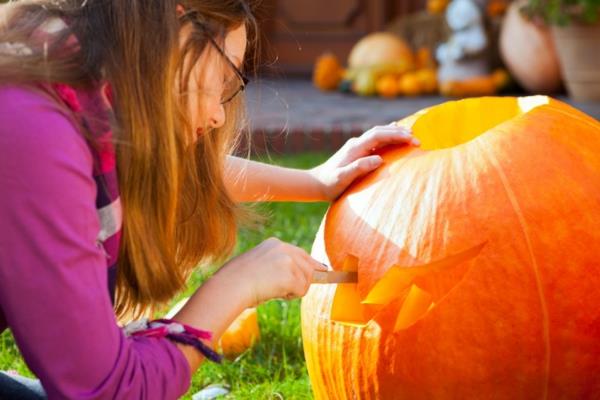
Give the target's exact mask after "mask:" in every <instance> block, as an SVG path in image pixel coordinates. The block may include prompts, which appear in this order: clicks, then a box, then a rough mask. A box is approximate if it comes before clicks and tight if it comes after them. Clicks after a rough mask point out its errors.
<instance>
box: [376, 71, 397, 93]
mask: <svg viewBox="0 0 600 400" xmlns="http://www.w3.org/2000/svg"><path fill="white" fill-rule="evenodd" d="M376 90H377V94H378V95H379V96H381V97H387V98H393V97H396V96H398V94H399V93H400V90H399V85H398V78H397V77H396V76H395V75H383V76H382V77H381V78H379V79H378V80H377V85H376Z"/></svg>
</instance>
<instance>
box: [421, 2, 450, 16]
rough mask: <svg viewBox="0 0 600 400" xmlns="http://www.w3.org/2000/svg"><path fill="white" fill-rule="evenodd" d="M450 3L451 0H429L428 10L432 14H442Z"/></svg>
mask: <svg viewBox="0 0 600 400" xmlns="http://www.w3.org/2000/svg"><path fill="white" fill-rule="evenodd" d="M448 4H450V0H428V1H427V11H429V12H430V13H431V14H442V13H443V12H444V11H446V8H447V7H448Z"/></svg>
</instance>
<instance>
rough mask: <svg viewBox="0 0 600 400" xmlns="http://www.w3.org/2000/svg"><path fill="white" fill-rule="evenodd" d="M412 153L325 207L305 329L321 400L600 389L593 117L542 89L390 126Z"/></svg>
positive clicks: (578, 393) (585, 395) (402, 153)
mask: <svg viewBox="0 0 600 400" xmlns="http://www.w3.org/2000/svg"><path fill="white" fill-rule="evenodd" d="M399 125H401V126H404V127H410V128H411V129H412V131H413V132H414V135H415V136H416V137H417V138H419V139H420V140H421V143H422V146H421V147H420V148H414V147H405V146H404V147H403V146H396V147H388V148H387V149H384V150H382V151H381V152H380V155H381V156H382V158H383V160H384V163H383V165H382V167H381V168H380V169H378V170H376V171H375V172H374V173H371V174H369V175H367V176H366V177H364V178H363V179H361V180H360V181H358V182H356V183H355V184H353V185H352V187H350V188H349V190H348V191H346V192H345V193H344V194H343V195H342V196H341V197H340V198H338V199H337V200H336V201H335V202H334V203H333V204H332V205H331V207H330V209H329V211H328V212H327V215H326V217H325V218H324V220H323V223H322V225H321V229H320V230H319V233H318V234H317V237H316V239H315V242H314V245H313V250H312V255H313V257H314V258H316V259H317V260H319V261H321V262H324V263H328V264H329V265H331V266H332V267H333V269H334V270H354V271H357V272H358V283H357V284H340V285H313V286H312V287H311V288H310V290H309V292H308V294H307V296H306V297H304V299H303V301H302V338H303V344H304V351H305V356H306V364H307V368H308V372H309V376H310V380H311V386H312V388H313V391H314V398H315V399H316V400H325V399H327V400H347V399H354V400H367V399H385V400H395V399H398V400H400V399H411V400H421V399H423V400H426V399H506V400H508V399H546V398H547V399H591V398H596V397H597V394H598V393H600V380H599V379H598V377H599V376H600V321H599V317H598V315H599V314H598V311H597V307H598V304H599V303H600V290H598V288H599V287H600V263H599V261H598V249H599V248H600V229H599V228H600V222H599V221H600V185H598V182H599V181H600V157H598V156H597V154H599V153H600V123H599V122H598V121H597V120H595V119H594V118H592V117H590V116H588V115H585V114H584V113H582V112H580V111H578V110H576V109H574V108H572V107H570V106H568V105H566V104H564V103H561V102H559V101H556V100H552V99H550V98H548V97H544V96H536V97H528V98H507V97H503V98H499V97H487V98H474V99H466V100H460V101H451V102H447V103H445V104H442V105H439V106H435V107H432V108H430V109H426V110H422V111H420V112H418V113H416V114H414V115H412V116H410V117H408V118H406V119H404V120H402V121H401V122H399Z"/></svg>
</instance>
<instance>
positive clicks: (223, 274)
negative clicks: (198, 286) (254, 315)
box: [207, 258, 258, 311]
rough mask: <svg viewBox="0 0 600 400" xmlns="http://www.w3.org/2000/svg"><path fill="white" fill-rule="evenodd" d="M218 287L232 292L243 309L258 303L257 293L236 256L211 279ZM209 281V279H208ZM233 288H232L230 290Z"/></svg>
mask: <svg viewBox="0 0 600 400" xmlns="http://www.w3.org/2000/svg"><path fill="white" fill-rule="evenodd" d="M209 281H212V282H211V284H214V285H216V286H218V287H222V288H223V290H227V291H228V293H231V296H233V299H234V300H235V301H236V302H237V303H238V304H239V305H240V307H241V310H242V311H243V310H245V309H247V308H250V307H255V306H257V305H258V304H257V303H258V299H257V295H256V293H255V291H254V289H253V286H252V285H251V284H250V280H249V279H245V278H244V274H243V268H242V266H241V265H238V261H237V259H236V258H233V259H231V260H229V261H228V262H227V263H226V264H225V265H223V266H222V267H221V268H220V269H219V270H218V271H217V272H215V273H214V275H213V276H212V277H211V278H210V279H209ZM207 282H208V281H207ZM228 288H231V290H228Z"/></svg>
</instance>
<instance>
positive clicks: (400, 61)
mask: <svg viewBox="0 0 600 400" xmlns="http://www.w3.org/2000/svg"><path fill="white" fill-rule="evenodd" d="M378 65H398V66H401V67H403V68H404V69H405V70H408V69H410V68H412V67H413V65H414V54H413V52H412V50H411V48H410V46H409V45H408V44H407V43H406V42H405V41H404V40H403V39H402V38H401V37H400V36H398V35H396V34H393V33H390V32H375V33H371V34H369V35H367V36H365V37H364V38H362V39H361V40H359V41H358V43H356V44H355V45H354V47H353V48H352V51H351V52H350V56H349V57H348V67H349V68H365V67H373V66H378Z"/></svg>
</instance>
